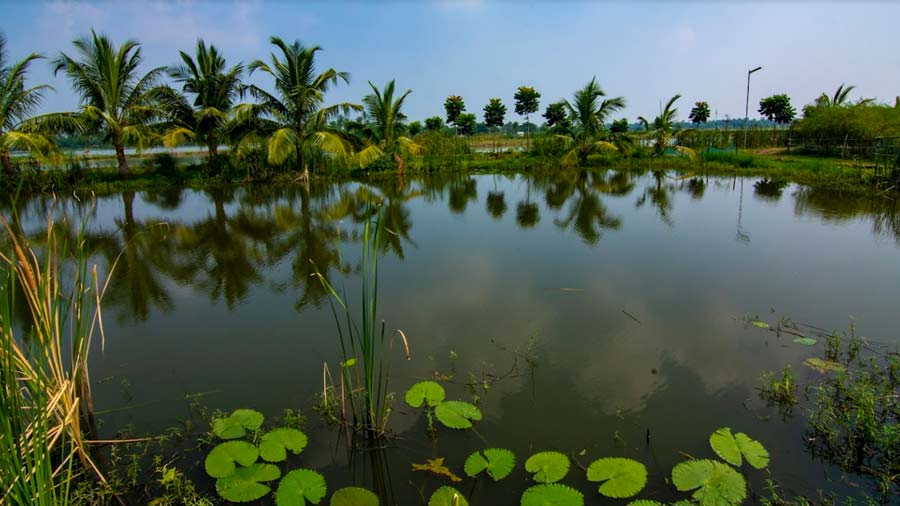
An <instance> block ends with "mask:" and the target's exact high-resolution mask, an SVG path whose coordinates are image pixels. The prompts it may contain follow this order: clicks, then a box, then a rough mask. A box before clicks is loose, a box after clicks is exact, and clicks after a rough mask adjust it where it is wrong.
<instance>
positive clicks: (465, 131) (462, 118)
mask: <svg viewBox="0 0 900 506" xmlns="http://www.w3.org/2000/svg"><path fill="white" fill-rule="evenodd" d="M456 128H457V129H458V130H459V133H461V134H462V135H474V134H475V115H474V114H471V113H465V114H460V115H459V117H458V118H456Z"/></svg>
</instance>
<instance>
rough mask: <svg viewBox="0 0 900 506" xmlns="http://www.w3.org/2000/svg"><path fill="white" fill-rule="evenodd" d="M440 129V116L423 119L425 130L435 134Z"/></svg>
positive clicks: (441, 123) (442, 123)
mask: <svg viewBox="0 0 900 506" xmlns="http://www.w3.org/2000/svg"><path fill="white" fill-rule="evenodd" d="M442 128H444V120H443V119H442V118H441V117H440V116H432V117H430V118H425V130H428V131H429V132H437V131H439V130H440V129H442Z"/></svg>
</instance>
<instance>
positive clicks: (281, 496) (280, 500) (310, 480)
mask: <svg viewBox="0 0 900 506" xmlns="http://www.w3.org/2000/svg"><path fill="white" fill-rule="evenodd" d="M327 493H328V486H327V485H326V483H325V477H324V476H322V475H321V474H319V473H317V472H316V471H313V470H310V469H295V470H293V471H291V472H289V473H287V474H286V475H284V478H282V479H281V482H279V483H278V490H276V491H275V504H276V505H277V506H304V505H305V504H306V503H307V502H309V503H311V504H319V501H321V500H322V499H323V498H324V497H325V495H326V494H327Z"/></svg>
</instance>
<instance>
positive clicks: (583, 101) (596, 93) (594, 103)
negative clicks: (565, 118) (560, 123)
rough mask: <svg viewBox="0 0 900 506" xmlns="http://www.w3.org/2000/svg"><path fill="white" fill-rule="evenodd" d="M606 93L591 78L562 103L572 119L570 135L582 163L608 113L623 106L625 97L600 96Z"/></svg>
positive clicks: (602, 127) (592, 146) (601, 130)
mask: <svg viewBox="0 0 900 506" xmlns="http://www.w3.org/2000/svg"><path fill="white" fill-rule="evenodd" d="M605 96H606V93H605V92H604V91H603V89H602V88H600V85H599V84H597V78H596V77H595V78H593V79H591V80H590V82H588V83H587V84H586V85H585V86H584V87H583V88H581V89H580V90H578V91H576V92H575V94H574V95H573V96H572V100H571V101H568V100H567V101H565V102H564V104H565V106H566V109H567V110H568V112H569V117H570V119H571V121H572V130H571V137H572V140H573V141H574V143H575V145H576V149H575V150H574V151H575V153H577V155H578V160H579V161H581V162H582V163H584V162H585V161H586V160H587V155H588V154H589V153H590V152H591V151H592V150H593V149H594V148H595V147H596V144H595V142H596V141H597V140H598V137H599V136H600V134H601V133H602V132H603V129H604V125H605V124H606V122H607V119H608V118H609V115H610V114H612V113H614V112H616V111H619V110H621V109H623V108H624V107H625V98H623V97H614V98H604V99H603V100H601V98H603V97H605Z"/></svg>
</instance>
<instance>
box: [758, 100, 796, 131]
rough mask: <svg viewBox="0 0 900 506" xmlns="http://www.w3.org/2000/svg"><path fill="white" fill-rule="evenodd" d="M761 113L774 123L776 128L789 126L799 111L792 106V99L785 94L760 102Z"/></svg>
mask: <svg viewBox="0 0 900 506" xmlns="http://www.w3.org/2000/svg"><path fill="white" fill-rule="evenodd" d="M759 113H760V114H762V115H763V116H765V117H766V118H768V119H769V121H774V122H775V126H776V127H777V126H778V125H787V124H788V123H790V122H791V121H793V120H794V116H796V114H797V111H796V110H795V109H794V106H792V105H791V98H790V97H789V96H787V95H785V94H783V93H782V94H780V95H772V96H771V97H766V98H764V99H762V100H760V101H759Z"/></svg>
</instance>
